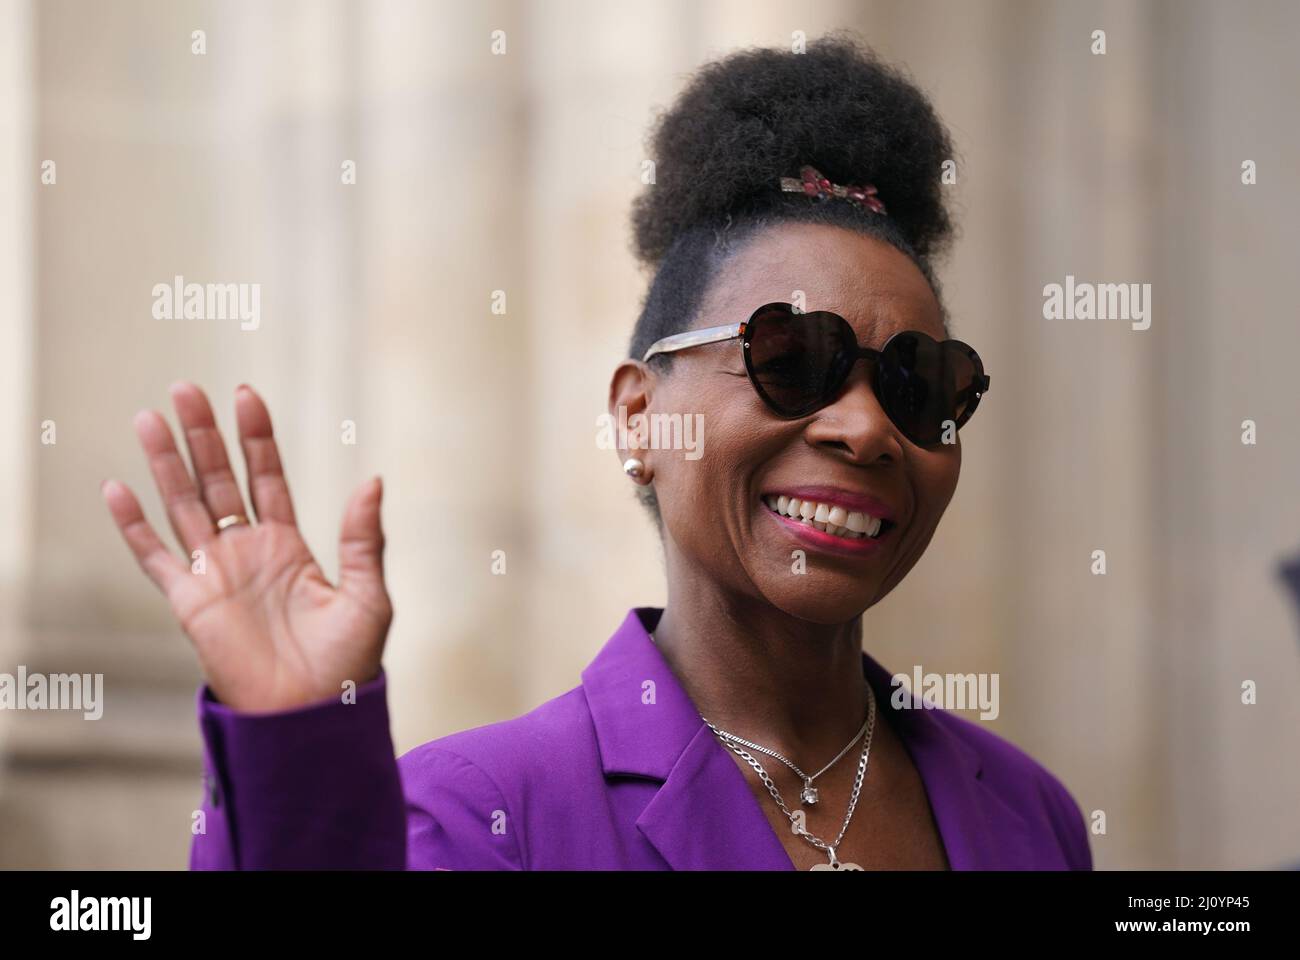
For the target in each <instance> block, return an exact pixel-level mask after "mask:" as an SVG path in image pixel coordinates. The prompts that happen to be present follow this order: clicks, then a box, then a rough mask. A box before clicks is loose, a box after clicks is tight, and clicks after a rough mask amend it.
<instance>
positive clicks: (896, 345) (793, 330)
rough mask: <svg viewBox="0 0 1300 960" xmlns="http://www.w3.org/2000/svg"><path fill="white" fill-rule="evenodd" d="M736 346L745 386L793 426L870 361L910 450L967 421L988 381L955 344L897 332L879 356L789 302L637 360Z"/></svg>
mask: <svg viewBox="0 0 1300 960" xmlns="http://www.w3.org/2000/svg"><path fill="white" fill-rule="evenodd" d="M737 339H739V340H740V343H741V354H742V355H743V356H744V358H745V370H746V372H747V373H748V374H749V382H750V383H751V384H753V386H754V391H755V392H756V393H757V394H758V395H759V397H760V398H762V400H763V402H764V403H766V404H767V406H768V407H769V408H770V409H771V410H772V411H773V412H774V413H775V414H776V415H777V416H779V417H783V418H785V419H795V418H798V417H806V416H807V415H808V414H810V413H813V412H815V411H817V410H820V409H821V408H822V407H825V406H828V405H829V404H831V403H833V402H834V401H835V398H836V397H838V396H839V393H840V390H841V388H843V386H844V384H845V382H846V381H847V380H848V379H849V374H850V373H851V372H852V371H853V365H854V364H855V363H857V362H858V360H861V359H865V360H869V361H871V362H873V363H874V364H875V367H876V375H875V376H874V377H873V378H872V389H873V390H874V391H875V394H876V398H877V399H878V400H879V401H880V406H881V408H882V409H883V410H884V411H885V413H886V415H888V417H889V419H890V420H892V421H893V423H894V425H895V426H896V427H898V429H899V431H901V432H902V434H903V435H904V436H906V437H907V438H908V439H909V440H911V441H912V442H913V443H915V444H917V445H918V446H923V447H927V446H933V445H935V444H937V443H939V442H940V441H941V440H942V439H943V438H944V432H945V428H946V427H947V425H948V424H949V423H951V424H952V429H954V430H955V429H956V428H958V427H960V426H961V425H962V424H964V423H965V422H966V421H967V420H969V419H970V418H971V415H972V414H973V413H974V412H975V408H976V407H977V406H979V402H980V397H981V396H983V395H984V394H985V393H987V392H988V389H989V378H988V377H987V376H986V375H985V373H984V364H983V363H982V362H981V361H980V357H979V354H978V353H976V352H975V351H974V350H973V349H972V348H971V347H969V346H967V345H966V344H964V343H962V342H961V341H960V340H935V339H934V338H933V337H930V336H928V335H927V334H924V333H922V332H921V331H919V330H902V331H900V332H898V333H896V334H894V335H893V336H892V337H890V338H889V340H887V341H886V342H885V345H884V346H883V347H881V348H880V349H879V350H872V349H870V348H868V347H862V346H859V345H858V338H857V334H856V333H854V332H853V327H852V325H850V324H849V322H848V321H847V320H845V319H844V318H843V317H841V316H840V315H839V314H837V313H832V312H831V311H829V310H814V311H812V312H809V313H799V312H798V311H796V310H795V308H794V306H793V305H792V304H789V303H779V302H777V303H765V304H763V306H761V307H759V308H758V309H757V310H755V311H754V313H753V314H752V315H751V316H750V318H749V319H748V320H746V321H745V322H744V323H732V324H727V325H725V326H720V327H706V328H704V329H702V330H688V331H686V332H685V333H677V334H674V335H673V336H671V337H664V338H663V339H662V340H658V341H656V342H655V343H654V344H652V345H651V346H650V349H649V350H647V351H646V353H645V356H644V357H642V358H641V359H642V360H643V361H644V360H649V359H650V358H651V357H653V356H655V354H659V353H675V352H677V351H678V350H686V349H688V348H690V347H698V346H701V345H703V344H706V343H719V342H721V341H724V340H737Z"/></svg>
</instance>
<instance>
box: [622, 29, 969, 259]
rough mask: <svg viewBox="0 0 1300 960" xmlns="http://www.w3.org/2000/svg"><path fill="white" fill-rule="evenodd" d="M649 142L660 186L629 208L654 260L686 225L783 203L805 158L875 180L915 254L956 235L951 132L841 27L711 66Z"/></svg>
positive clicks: (638, 247) (855, 178) (840, 175)
mask: <svg viewBox="0 0 1300 960" xmlns="http://www.w3.org/2000/svg"><path fill="white" fill-rule="evenodd" d="M648 142H649V145H650V156H651V158H652V159H653V160H654V163H655V183H654V184H652V185H650V186H648V187H647V188H646V189H645V191H644V192H643V193H642V194H641V195H640V196H638V197H637V198H636V200H635V201H634V202H633V207H632V234H633V246H634V249H635V252H636V255H637V257H638V258H639V259H640V260H641V261H643V262H644V263H647V264H651V265H654V264H657V263H658V262H659V261H660V260H662V259H663V256H664V254H665V253H666V252H667V251H668V248H669V247H670V246H671V245H672V242H673V240H674V238H676V237H677V236H678V235H679V234H680V233H681V232H682V231H683V230H686V229H688V228H690V227H693V226H695V225H697V224H702V223H722V222H725V221H726V220H727V219H728V218H729V217H734V216H737V215H743V214H744V213H745V212H746V211H747V210H751V209H761V208H762V207H763V206H765V205H771V204H776V203H780V202H783V201H782V197H783V196H790V195H789V194H786V195H782V194H781V190H780V182H779V181H780V178H781V177H782V176H791V177H797V176H799V168H800V167H801V166H802V165H804V164H812V165H813V166H815V167H817V169H819V170H820V171H821V172H822V173H823V174H825V176H827V177H829V178H830V179H831V180H833V181H834V182H836V183H860V184H865V183H873V184H875V185H876V187H877V189H878V190H879V196H880V199H881V200H882V201H883V202H884V204H885V206H886V208H887V209H888V211H889V214H888V216H889V218H890V220H892V221H893V222H894V224H895V225H896V226H897V227H898V229H899V230H900V232H901V233H902V234H903V236H904V237H905V238H906V239H907V241H908V242H909V243H910V244H911V246H912V248H913V249H914V250H915V251H916V253H917V255H918V256H920V257H922V258H926V259H928V258H929V257H931V256H933V255H934V254H936V253H939V252H940V251H941V250H942V249H943V247H944V246H945V245H946V244H947V243H948V241H949V240H950V239H951V234H952V223H951V220H950V218H949V215H948V211H947V208H946V206H945V203H944V195H943V190H942V185H941V183H940V173H941V170H942V164H943V161H944V160H948V159H951V158H952V146H951V142H950V140H949V137H948V133H947V131H946V130H945V128H944V126H943V124H942V123H941V122H940V120H939V119H938V117H937V116H936V115H935V112H934V109H933V107H932V106H931V105H930V102H929V100H928V99H927V98H926V97H925V95H924V94H923V93H922V92H921V91H920V90H919V89H918V88H917V87H916V86H915V85H914V84H913V83H912V82H911V81H910V80H908V79H907V78H906V77H905V76H904V75H903V74H902V73H901V72H900V71H898V70H896V69H894V68H892V67H890V66H888V65H886V64H884V63H882V62H881V61H880V60H879V59H878V58H877V56H876V55H875V54H874V53H873V52H872V51H871V50H870V48H868V47H865V46H863V45H862V44H860V43H859V42H858V41H857V40H856V39H855V38H854V37H853V36H852V35H851V34H847V33H845V32H843V31H837V32H836V33H833V34H830V35H828V36H826V37H823V38H821V39H818V40H815V41H812V42H810V43H809V44H808V48H807V52H806V53H800V54H796V53H791V52H788V51H785V50H782V49H776V48H751V49H745V50H740V51H737V52H735V53H732V54H730V55H728V56H726V57H724V58H723V59H721V60H717V61H714V62H711V63H708V64H705V65H704V66H703V67H701V68H700V69H699V70H698V71H697V73H696V74H695V75H694V76H693V77H692V79H691V81H690V83H689V84H688V86H687V87H686V89H685V90H684V91H682V93H681V94H680V95H679V96H678V98H677V100H676V101H675V102H674V104H673V106H672V108H671V109H670V110H668V111H667V112H666V113H663V114H661V115H660V116H659V118H658V119H657V120H656V121H655V123H654V125H653V127H652V130H651V133H650V137H649V141H648Z"/></svg>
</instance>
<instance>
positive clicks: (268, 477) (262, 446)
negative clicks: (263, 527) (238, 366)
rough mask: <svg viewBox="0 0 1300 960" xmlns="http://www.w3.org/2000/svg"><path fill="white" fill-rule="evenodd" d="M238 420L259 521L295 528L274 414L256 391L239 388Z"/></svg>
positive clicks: (249, 492) (236, 402) (243, 385)
mask: <svg viewBox="0 0 1300 960" xmlns="http://www.w3.org/2000/svg"><path fill="white" fill-rule="evenodd" d="M235 420H236V421H237V422H238V424H239V443H240V446H241V447H243V450H244V460H245V461H246V462H247V463H248V495H249V497H250V498H251V499H252V501H253V509H254V510H256V511H257V519H258V520H261V521H264V522H265V521H267V520H274V521H277V522H279V523H287V524H290V525H293V524H296V523H297V521H296V520H295V519H294V515H293V498H292V497H290V496H289V484H288V483H287V482H286V481H285V479H284V469H283V467H282V466H281V464H280V449H279V447H277V446H276V443H275V434H274V433H273V432H272V430H271V413H270V411H268V410H267V409H266V404H265V403H263V402H262V398H261V397H259V396H258V395H257V394H256V393H255V392H254V391H253V388H252V387H250V386H248V385H247V384H240V385H239V388H238V389H237V390H236V391H235Z"/></svg>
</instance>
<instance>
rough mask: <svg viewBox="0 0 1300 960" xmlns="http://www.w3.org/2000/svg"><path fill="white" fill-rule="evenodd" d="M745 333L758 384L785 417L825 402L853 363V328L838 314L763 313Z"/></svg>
mask: <svg viewBox="0 0 1300 960" xmlns="http://www.w3.org/2000/svg"><path fill="white" fill-rule="evenodd" d="M846 328H847V329H848V333H849V336H848V337H847V339H846V336H845V330H846ZM746 333H747V334H748V335H749V337H748V339H749V349H748V351H747V355H746V363H747V365H748V368H749V374H750V378H751V379H752V380H753V381H754V387H755V389H756V390H758V393H759V396H761V397H762V398H763V399H764V400H766V401H767V403H768V404H769V405H771V406H772V407H773V408H775V409H776V410H777V412H779V413H782V414H784V415H786V416H800V415H802V414H805V413H808V412H810V411H811V410H813V409H815V408H816V407H817V406H819V405H820V404H822V403H824V402H825V398H827V397H828V396H833V395H834V392H835V390H836V389H837V387H838V386H839V385H840V384H841V383H843V380H844V374H845V372H846V370H847V369H848V368H850V367H852V365H853V357H854V354H853V349H854V347H856V343H855V342H850V341H852V329H851V328H848V324H847V323H845V321H844V320H842V319H841V318H840V317H838V316H836V315H835V314H833V313H825V312H815V313H792V312H789V311H788V310H787V311H781V310H776V309H773V310H768V311H763V312H761V313H759V314H758V315H757V316H756V317H754V319H753V320H752V321H750V328H749V329H748V330H747V331H746Z"/></svg>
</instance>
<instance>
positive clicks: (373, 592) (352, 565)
mask: <svg viewBox="0 0 1300 960" xmlns="http://www.w3.org/2000/svg"><path fill="white" fill-rule="evenodd" d="M382 495H383V483H382V481H381V480H380V479H379V477H372V478H371V479H370V480H367V481H366V482H365V483H363V484H361V486H359V487H357V489H356V490H355V491H354V492H353V494H352V497H351V499H349V500H348V505H347V507H346V508H345V509H344V511H343V530H342V532H341V533H340V534H339V589H340V590H343V591H344V592H346V593H350V594H352V595H353V596H355V597H357V598H358V599H359V600H362V601H364V602H367V603H373V602H374V601H376V600H378V599H382V598H384V597H385V591H384V531H383V530H382V529H381V527H380V525H379V501H380V498H381V497H382Z"/></svg>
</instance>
